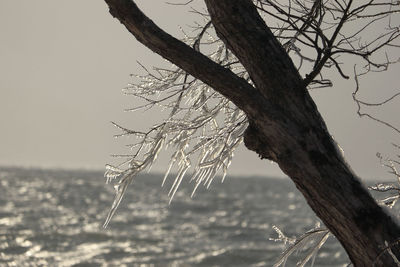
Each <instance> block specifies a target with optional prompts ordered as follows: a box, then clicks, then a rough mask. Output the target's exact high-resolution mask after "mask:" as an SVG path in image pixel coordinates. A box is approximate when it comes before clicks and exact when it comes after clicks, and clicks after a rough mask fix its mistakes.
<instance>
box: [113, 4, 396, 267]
mask: <svg viewBox="0 0 400 267" xmlns="http://www.w3.org/2000/svg"><path fill="white" fill-rule="evenodd" d="M105 1H106V2H107V4H108V5H109V7H110V13H111V14H112V15H113V16H114V17H116V18H117V19H118V20H119V21H120V22H121V23H122V24H124V25H125V27H126V28H127V29H128V30H129V31H130V32H131V33H132V34H133V35H134V36H135V37H136V39H138V41H140V42H141V43H143V44H144V45H146V46H147V47H148V48H150V49H151V50H152V51H154V52H156V53H158V54H160V55H161V56H163V57H164V58H166V59H168V60H170V61H171V62H172V63H174V64H176V65H177V66H179V67H180V68H182V69H184V70H185V71H187V72H188V73H190V74H191V75H192V76H194V77H196V78H198V79H200V80H202V81H203V82H205V83H207V84H208V85H210V86H211V87H213V88H214V89H215V90H217V91H218V92H220V93H221V94H223V95H224V96H225V97H227V98H228V99H230V100H231V101H232V102H233V103H235V104H236V105H237V106H238V107H239V108H241V109H242V110H243V111H244V112H245V113H246V114H247V116H248V119H249V122H250V126H249V128H248V129H247V130H246V133H245V144H246V146H247V147H248V148H249V149H251V150H253V151H256V152H257V153H258V154H259V155H260V156H261V157H262V158H268V159H270V160H273V161H275V162H277V163H278V164H279V166H280V168H281V169H282V170H283V171H284V172H285V173H286V174H287V175H288V176H289V177H290V178H291V179H292V180H293V182H294V183H295V184H296V187H297V188H298V189H299V190H300V192H301V193H302V194H303V195H304V197H305V198H306V200H307V202H308V204H309V205H310V207H311V208H312V209H313V210H314V212H315V213H316V214H317V215H318V217H319V218H321V220H322V221H323V222H324V224H325V225H326V226H327V227H328V228H329V229H330V230H331V232H332V233H333V234H334V235H335V236H336V237H337V239H338V240H339V241H340V242H341V244H342V245H343V247H344V248H345V250H346V251H347V253H348V255H349V257H350V259H351V261H352V262H353V264H354V265H355V266H397V265H396V263H395V261H394V259H393V258H392V256H391V255H390V253H388V249H387V247H388V245H389V246H390V248H391V251H392V253H393V254H394V255H396V256H397V257H398V258H399V259H400V245H399V242H398V241H399V238H400V227H399V226H398V225H397V224H396V222H394V221H393V219H392V218H391V217H390V216H389V215H388V214H386V213H385V212H384V211H383V210H382V208H381V207H379V206H378V205H377V203H376V202H375V201H374V200H373V198H372V197H371V195H370V194H369V192H368V191H367V190H366V189H365V187H364V186H363V185H362V184H361V183H360V181H359V179H358V178H357V177H356V176H355V174H354V173H353V172H352V170H351V169H350V167H349V166H348V165H347V164H346V162H345V160H344V159H343V157H342V155H341V153H340V152H339V151H338V149H337V146H336V144H335V143H334V141H333V140H332V138H331V136H330V135H329V133H328V131H327V128H326V126H325V123H324V121H323V119H322V117H321V116H320V114H319V112H318V110H317V107H316V105H315V104H314V102H313V100H312V99H311V97H310V96H309V94H308V92H307V88H306V87H305V85H304V81H303V80H302V78H301V77H300V75H299V74H298V72H297V70H296V68H295V67H294V65H293V63H292V61H291V60H290V58H289V57H288V55H287V54H286V52H285V51H284V49H283V48H282V47H281V45H280V44H279V42H278V41H277V40H276V38H275V37H274V36H273V34H272V33H271V31H270V30H269V28H268V27H267V25H265V23H264V21H263V20H262V18H261V17H260V16H259V14H258V13H257V10H256V8H255V7H254V5H253V3H252V1H251V0H205V2H206V4H207V8H208V10H209V13H210V15H211V20H212V23H213V25H214V27H215V29H216V32H217V34H218V36H219V37H220V38H221V39H222V40H223V41H224V42H225V44H226V45H227V46H228V48H229V49H230V50H231V51H232V52H233V53H234V54H235V55H236V56H237V57H238V59H239V60H240V62H241V63H242V64H243V66H244V67H245V68H246V70H247V71H248V73H249V75H250V77H251V79H252V81H253V82H254V85H255V86H254V87H253V86H251V85H250V84H248V83H247V82H246V81H245V80H243V79H241V78H239V77H237V76H236V75H235V74H234V73H232V72H231V71H230V70H228V69H225V68H223V67H222V66H220V65H218V64H216V63H215V62H213V61H211V60H210V59H208V58H207V57H205V56H204V55H202V54H201V53H199V52H197V51H195V50H194V49H192V48H190V47H189V46H187V45H185V44H184V43H182V42H181V41H179V40H177V39H175V38H173V37H172V36H170V35H168V34H167V33H165V32H164V31H162V30H161V29H160V28H158V27H157V26H156V25H155V24H154V23H153V22H152V21H151V20H150V19H149V18H147V17H146V16H145V15H144V14H143V13H142V12H141V11H140V10H139V8H138V7H137V6H136V4H134V3H133V2H132V1H131V0H105Z"/></svg>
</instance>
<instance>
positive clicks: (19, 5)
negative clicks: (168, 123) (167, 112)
mask: <svg viewBox="0 0 400 267" xmlns="http://www.w3.org/2000/svg"><path fill="white" fill-rule="evenodd" d="M137 3H138V5H139V6H140V7H141V8H143V10H144V11H145V12H146V13H147V14H148V15H149V16H150V17H152V19H153V20H154V21H155V22H156V23H158V24H159V25H160V26H161V27H162V28H164V29H165V30H167V31H168V32H170V33H173V34H175V35H176V34H177V33H178V32H179V28H178V26H179V25H181V26H183V27H184V26H185V25H187V24H189V23H190V22H192V21H193V20H194V17H193V14H190V13H187V8H186V7H180V6H168V5H165V4H164V1H159V0H157V1H156V0H152V1H144V0H142V1H137ZM181 15H182V17H181ZM0 33H1V35H0V124H1V128H0V129H1V131H0V165H13V166H36V167H61V168H96V169H102V168H104V165H105V164H106V163H108V162H112V159H111V158H110V156H109V155H110V154H114V153H120V152H124V150H123V149H122V147H123V144H124V140H119V141H118V140H115V139H114V138H113V137H112V135H113V134H115V133H117V131H116V130H115V128H114V127H113V126H111V124H110V121H116V122H118V123H121V124H122V125H124V126H127V127H128V128H129V127H131V128H143V127H144V126H142V125H145V124H144V122H143V117H144V115H145V117H146V120H147V119H148V118H152V119H154V120H156V119H157V115H158V114H152V113H151V112H150V113H140V112H139V113H124V112H123V111H122V110H123V109H124V108H129V107H133V106H135V105H134V103H135V100H134V99H132V98H129V97H127V96H123V95H122V93H121V89H122V88H123V87H124V86H125V85H126V84H127V83H128V82H130V78H129V74H130V73H140V68H139V66H138V64H137V63H136V61H137V60H138V61H140V62H142V63H144V64H145V65H146V66H148V67H151V66H152V65H163V64H165V62H164V61H163V60H162V59H161V58H160V57H158V56H157V55H154V54H153V53H151V52H149V51H148V50H147V49H146V48H144V47H143V46H142V45H140V44H139V43H138V42H137V41H136V40H135V39H134V38H133V37H132V36H131V35H130V34H129V33H128V32H127V31H126V30H125V28H124V27H123V26H122V25H121V24H120V23H119V22H117V21H116V20H115V19H113V18H112V17H111V15H110V14H109V13H108V9H107V7H106V4H105V3H104V2H103V1H78V0H69V1H60V0H38V1H28V0H19V1H16V0H2V1H1V2H0ZM351 67H352V66H350V68H351ZM398 73H399V68H398V67H397V68H396V69H393V70H392V71H391V72H388V73H386V74H385V75H384V76H376V77H375V76H374V77H371V78H370V79H368V80H364V81H363V84H362V86H363V91H362V94H361V97H362V98H363V99H365V100H371V99H372V100H373V99H377V100H383V99H385V97H387V96H390V95H391V93H393V92H394V91H393V90H395V89H397V90H398V86H397V87H396V84H397V83H398V79H397V75H398ZM353 89H354V82H353V81H348V82H347V81H346V82H345V81H341V80H340V81H338V82H336V84H335V87H334V88H329V89H322V90H315V91H313V92H312V95H313V97H314V99H315V101H316V103H317V105H318V108H319V110H320V112H321V113H322V115H323V117H324V118H325V120H326V122H327V125H328V127H329V129H330V132H331V134H332V135H333V136H334V138H335V139H336V141H337V142H338V143H339V144H340V145H341V147H342V148H343V149H344V151H345V156H346V158H347V160H348V161H349V163H350V165H351V166H352V168H353V170H354V171H355V172H356V173H357V174H358V175H360V176H362V177H363V178H374V177H381V178H386V179H387V178H390V176H389V175H388V174H387V170H386V169H384V168H382V167H381V166H380V164H379V160H378V159H377V158H376V156H375V154H376V152H381V153H382V154H388V155H391V154H392V153H393V151H394V149H393V148H392V146H391V144H390V143H391V142H398V135H397V136H396V134H395V133H394V132H393V131H391V130H389V129H387V128H385V127H383V126H380V125H378V124H376V123H375V122H372V121H370V120H367V119H359V118H358V117H357V115H356V105H355V104H354V103H353V102H352V98H351V93H352V91H353ZM398 107H399V101H397V102H394V104H391V105H389V106H387V107H385V108H384V109H381V110H380V114H379V116H381V117H386V118H388V120H389V121H391V122H394V123H395V124H396V123H397V125H399V122H398V118H397V117H398V114H399V108H398ZM125 152H126V151H125ZM166 165H167V160H166V159H163V158H162V159H161V161H160V162H159V163H158V164H156V165H155V166H154V167H153V170H155V171H160V172H163V171H164V170H165V169H166ZM230 173H231V174H236V175H244V174H245V175H268V176H277V175H279V176H282V173H281V172H280V171H279V169H278V168H277V167H276V166H275V165H274V164H270V163H269V162H267V161H261V160H259V159H258V157H257V156H256V155H255V154H254V153H251V152H248V151H246V150H245V149H240V150H239V151H238V152H237V153H236V157H235V159H234V161H233V163H232V167H231V171H230Z"/></svg>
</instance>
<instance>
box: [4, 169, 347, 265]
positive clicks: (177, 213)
mask: <svg viewBox="0 0 400 267" xmlns="http://www.w3.org/2000/svg"><path fill="white" fill-rule="evenodd" d="M160 183H161V177H158V176H141V177H139V178H138V179H137V180H136V181H135V182H134V184H133V185H131V187H130V190H129V192H128V193H127V195H126V196H125V198H124V200H123V202H122V203H121V206H120V208H119V210H118V211H117V213H116V215H115V217H114V218H113V220H112V221H111V223H110V225H109V227H108V228H107V229H103V228H102V224H103V223H104V219H105V217H106V214H107V211H108V209H109V208H110V205H111V203H112V199H113V196H114V192H113V189H112V187H111V186H109V185H105V184H104V178H103V174H102V173H101V172H82V171H79V172H78V171H56V170H53V171H52V170H34V169H16V168H2V169H0V266H18V267H19V266H207V267H209V266H272V264H273V263H274V260H275V259H276V258H277V257H278V256H279V254H280V252H281V250H282V244H280V243H276V242H273V241H270V240H269V238H270V237H276V236H277V234H276V233H275V231H274V230H273V229H272V226H273V225H277V226H278V227H280V228H281V229H282V230H283V231H284V232H285V233H286V234H287V235H288V236H293V235H298V234H300V233H303V232H304V231H305V230H308V229H310V228H312V227H313V226H314V224H315V222H316V221H317V220H316V218H315V216H314V215H313V213H312V212H311V210H310V209H309V208H308V207H307V205H306V203H305V201H304V200H303V198H302V197H301V196H300V195H299V194H298V193H297V191H296V190H295V188H294V186H293V185H292V184H291V182H290V181H288V180H278V179H262V178H230V177H228V178H227V179H226V180H225V182H224V183H223V184H220V183H219V181H218V179H217V180H216V181H215V182H214V184H213V185H212V186H211V189H210V190H204V189H202V190H199V191H198V192H197V193H196V196H195V197H194V198H193V199H191V198H190V197H189V196H190V192H191V189H192V186H193V185H191V184H183V185H182V187H181V188H180V190H179V191H178V193H177V195H176V196H175V198H174V200H173V202H172V204H171V205H170V206H168V197H167V188H165V189H162V188H160ZM300 256H301V254H300V255H298V257H297V258H296V257H291V258H290V259H289V262H288V263H287V266H295V264H296V262H297V261H298V260H299V259H300V258H299V257H300ZM347 262H348V259H347V256H346V255H345V253H344V252H343V250H342V249H341V248H340V246H339V244H338V243H337V242H336V240H334V238H332V237H330V239H329V240H328V242H327V244H326V245H325V246H324V248H323V249H322V250H321V252H320V253H319V254H318V256H317V258H316V261H315V266H343V264H345V263H347Z"/></svg>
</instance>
